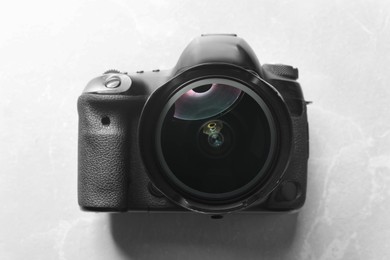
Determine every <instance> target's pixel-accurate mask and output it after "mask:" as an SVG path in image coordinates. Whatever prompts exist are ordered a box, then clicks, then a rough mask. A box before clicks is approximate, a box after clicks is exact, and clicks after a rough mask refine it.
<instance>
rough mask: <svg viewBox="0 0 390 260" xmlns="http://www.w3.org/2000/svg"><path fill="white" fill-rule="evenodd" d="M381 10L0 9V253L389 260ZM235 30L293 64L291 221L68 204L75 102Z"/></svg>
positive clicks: (213, 4) (387, 52)
mask: <svg viewBox="0 0 390 260" xmlns="http://www.w3.org/2000/svg"><path fill="white" fill-rule="evenodd" d="M389 17H390V1H386V0H383V1H363V0H357V1H241V2H239V1H233V0H225V1H222V0H218V1H178V0H176V1H162V0H156V1H149V0H148V1H127V0H110V1H76V0H70V1H61V2H60V1H48V0H37V1H26V0H22V1H7V2H4V3H3V4H2V8H1V10H0V32H1V33H0V88H1V92H0V259H61V260H69V259H389V258H390V217H389V215H390V207H389V205H390V83H389V82H390V66H389V64H390V26H389V22H390V21H389V20H390V18H389ZM210 32H228V33H230V32H234V33H237V34H239V35H240V36H241V37H243V38H245V39H246V40H247V41H248V42H249V44H250V45H251V46H252V47H253V49H254V50H255V52H256V53H257V55H258V57H259V59H260V62H261V63H286V64H292V65H294V66H297V67H298V68H299V69H300V82H301V84H302V86H303V89H304V93H305V96H306V99H307V100H311V101H313V104H311V105H310V106H309V122H310V138H311V143H310V151H311V157H310V161H309V174H310V176H309V183H308V196H307V197H308V198H307V202H306V204H305V206H304V207H303V209H302V210H301V211H300V212H299V214H291V215H280V214H275V215H274V214H271V215H268V214H267V215H253V214H251V215H232V216H228V217H226V218H225V219H223V220H219V221H216V220H212V219H209V218H208V217H205V216H198V215H192V214H184V215H180V214H171V215H164V214H149V215H147V214H122V215H109V214H95V213H85V212H81V211H80V210H79V208H78V206H77V199H76V191H77V190H76V177H77V176H76V174H77V113H76V100H77V97H78V95H79V94H80V93H81V91H82V90H83V88H84V86H85V84H86V83H87V82H88V81H89V80H90V79H91V78H93V77H95V76H97V75H98V74H100V73H102V72H104V71H105V70H107V69H111V68H116V69H119V70H125V71H135V70H140V69H143V70H152V69H156V68H160V69H164V68H170V67H171V66H173V65H174V64H175V62H176V60H177V58H178V56H179V54H180V52H181V51H182V50H183V48H184V47H185V46H186V44H187V43H188V42H189V41H190V40H191V39H192V38H193V37H195V36H197V35H199V34H201V33H210Z"/></svg>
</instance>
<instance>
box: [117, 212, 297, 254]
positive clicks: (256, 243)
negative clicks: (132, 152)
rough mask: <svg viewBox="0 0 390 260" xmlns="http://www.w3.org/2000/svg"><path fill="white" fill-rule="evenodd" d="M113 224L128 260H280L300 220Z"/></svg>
mask: <svg viewBox="0 0 390 260" xmlns="http://www.w3.org/2000/svg"><path fill="white" fill-rule="evenodd" d="M110 222H111V223H110V224H111V234H112V236H113V239H114V241H115V243H116V245H117V247H118V248H119V250H121V251H122V253H123V254H124V255H125V256H126V257H127V258H129V259H210V258H220V259H237V258H240V259H254V258H256V259H259V258H264V259H280V258H288V256H289V253H290V252H291V250H292V244H293V241H294V237H295V235H296V231H297V229H298V227H297V226H298V225H297V223H298V222H299V221H298V213H290V214H283V213H280V214H279V213H273V214H253V213H239V214H232V215H227V216H225V217H224V218H223V219H211V218H210V217H209V216H205V215H200V214H193V213H122V214H111V215H110Z"/></svg>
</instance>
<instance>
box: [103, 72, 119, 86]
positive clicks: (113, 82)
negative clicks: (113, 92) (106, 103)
mask: <svg viewBox="0 0 390 260" xmlns="http://www.w3.org/2000/svg"><path fill="white" fill-rule="evenodd" d="M104 85H105V86H106V88H117V87H119V86H120V85H121V79H120V77H118V76H116V75H112V76H109V77H107V78H106V81H105V82H104Z"/></svg>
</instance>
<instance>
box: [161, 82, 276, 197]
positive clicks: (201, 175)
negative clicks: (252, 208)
mask: <svg viewBox="0 0 390 260" xmlns="http://www.w3.org/2000/svg"><path fill="white" fill-rule="evenodd" d="M274 139H275V130H274V123H273V119H272V116H271V113H270V111H269V109H268V107H267V105H266V104H265V103H264V101H263V100H262V99H261V98H260V96H259V95H257V94H256V93H255V92H254V91H253V90H251V89H250V88H249V87H247V86H245V85H244V84H241V83H239V82H236V81H233V80H228V79H219V78H214V79H204V80H199V81H196V82H194V83H191V84H188V85H186V86H184V87H183V88H181V89H180V90H179V91H178V92H177V93H176V94H175V95H173V97H172V98H171V99H170V100H169V101H168V102H167V104H166V106H165V108H164V109H163V111H162V114H161V117H160V119H159V123H158V129H157V140H158V141H157V147H156V148H157V151H158V156H159V161H160V164H161V166H162V168H163V171H164V173H166V175H167V177H168V178H169V180H170V181H171V182H172V183H173V184H174V185H176V186H177V187H178V188H179V189H181V190H183V191H185V192H187V193H190V194H192V195H193V196H197V197H201V198H203V199H228V198H231V197H234V196H238V195H240V194H242V193H244V192H246V191H248V190H249V189H250V188H252V187H253V186H254V185H256V184H257V183H258V182H259V181H261V180H262V179H263V178H264V177H265V175H266V170H267V167H268V166H269V164H270V160H271V157H272V153H273V150H274V143H275V140H274Z"/></svg>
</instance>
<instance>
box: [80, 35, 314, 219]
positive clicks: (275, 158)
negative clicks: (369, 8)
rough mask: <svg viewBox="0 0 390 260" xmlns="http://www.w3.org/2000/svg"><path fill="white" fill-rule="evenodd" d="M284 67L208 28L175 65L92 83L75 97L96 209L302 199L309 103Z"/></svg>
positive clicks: (89, 193) (253, 206)
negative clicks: (208, 32)
mask: <svg viewBox="0 0 390 260" xmlns="http://www.w3.org/2000/svg"><path fill="white" fill-rule="evenodd" d="M297 78H298V70H297V69H296V68H293V67H291V66H288V65H279V64H278V65H271V64H265V65H263V66H260V64H259V61H258V60H257V58H256V55H255V53H254V52H253V50H252V49H251V48H250V46H249V45H248V44H247V43H246V42H245V41H244V40H243V39H241V38H239V37H237V36H236V35H223V34H214V35H202V36H201V37H198V38H196V39H194V40H193V41H192V42H191V43H190V44H189V45H188V46H187V47H186V49H185V50H184V51H183V53H182V55H181V57H180V58H179V61H178V62H177V64H176V66H175V67H174V68H172V69H170V70H153V71H145V72H144V71H137V72H136V73H129V74H128V73H122V72H119V71H115V70H110V71H107V72H106V73H104V74H103V75H101V76H99V77H97V78H94V79H93V80H91V81H90V82H89V83H88V85H87V86H86V88H85V89H84V92H83V94H82V95H81V96H80V98H79V100H78V113H79V148H78V160H79V161H78V202H79V204H80V206H81V208H82V209H84V210H88V211H164V212H168V211H188V210H190V211H194V212H200V213H208V214H212V215H217V216H220V215H222V214H224V213H229V212H234V211H240V210H244V211H252V212H261V211H291V210H295V209H298V208H300V207H301V206H302V205H303V204H304V201H305V197H306V180H307V160H308V155H309V148H308V144H309V142H308V123H307V114H306V102H305V100H304V97H303V94H302V90H301V87H300V85H299V83H298V82H297V81H296V80H297Z"/></svg>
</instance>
